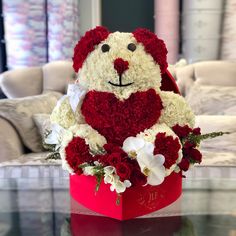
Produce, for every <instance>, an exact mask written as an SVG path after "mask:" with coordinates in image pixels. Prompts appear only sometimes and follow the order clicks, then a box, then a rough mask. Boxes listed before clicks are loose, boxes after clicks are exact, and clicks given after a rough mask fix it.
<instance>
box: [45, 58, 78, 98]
mask: <svg viewBox="0 0 236 236" xmlns="http://www.w3.org/2000/svg"><path fill="white" fill-rule="evenodd" d="M75 77H76V76H75V72H74V70H73V67H72V62H71V61H55V62H51V63H48V64H46V65H44V66H43V89H44V90H46V91H48V90H50V91H57V92H60V93H63V94H65V93H66V91H67V85H68V84H69V83H71V82H73V81H74V80H75Z"/></svg>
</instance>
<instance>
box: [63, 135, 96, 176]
mask: <svg viewBox="0 0 236 236" xmlns="http://www.w3.org/2000/svg"><path fill="white" fill-rule="evenodd" d="M65 154H66V161H67V162H68V164H69V166H70V167H71V168H72V169H73V170H74V172H75V173H77V174H81V170H80V168H79V165H81V164H83V163H84V162H88V161H90V160H91V159H92V156H91V154H90V153H89V146H88V145H87V144H86V143H85V140H84V139H82V138H80V137H74V138H73V139H72V140H71V141H70V142H69V144H68V145H67V147H66V148H65Z"/></svg>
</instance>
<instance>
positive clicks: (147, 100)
mask: <svg viewBox="0 0 236 236" xmlns="http://www.w3.org/2000/svg"><path fill="white" fill-rule="evenodd" d="M162 108H163V106H162V101H161V98H160V96H159V95H158V94H157V93H156V91H155V90H154V89H149V90H147V91H138V92H136V93H133V94H131V95H130V96H129V98H127V99H125V100H124V101H121V100H119V99H118V98H117V97H116V96H115V95H114V94H113V93H108V92H98V91H90V92H88V93H87V94H86V96H85V98H84V100H83V104H82V106H81V112H82V114H83V116H84V118H85V121H86V123H88V124H89V125H90V126H91V127H93V128H94V129H95V130H97V131H98V132H99V133H100V134H101V135H103V136H104V137H105V138H106V140H107V141H108V143H114V144H116V145H117V146H122V145H123V142H124V140H125V139H126V138H128V137H130V136H136V135H137V134H138V133H140V132H142V131H144V130H145V129H148V128H150V127H152V126H153V125H154V124H156V122H157V121H158V119H159V117H160V115H161V110H162ZM104 148H105V147H104Z"/></svg>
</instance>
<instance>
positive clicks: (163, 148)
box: [154, 133, 181, 168]
mask: <svg viewBox="0 0 236 236" xmlns="http://www.w3.org/2000/svg"><path fill="white" fill-rule="evenodd" d="M180 148H181V146H180V143H179V141H178V138H175V139H174V138H173V137H172V136H166V133H158V134H157V136H156V140H155V149H154V154H155V155H156V154H162V155H163V156H164V157H165V163H164V166H165V168H170V167H171V166H172V165H173V164H175V163H176V160H177V159H178V157H179V150H180Z"/></svg>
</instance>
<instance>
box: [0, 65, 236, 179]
mask: <svg viewBox="0 0 236 236" xmlns="http://www.w3.org/2000/svg"><path fill="white" fill-rule="evenodd" d="M173 69H174V73H175V76H176V78H177V83H178V85H179V88H180V91H181V92H182V94H183V95H184V96H185V97H186V99H187V100H188V102H189V103H190V105H192V106H193V108H194V109H195V112H196V114H197V125H199V126H200V127H202V130H203V132H204V133H205V132H211V131H218V130H222V131H232V134H231V135H228V136H227V137H226V138H224V139H222V138H217V139H215V140H210V141H207V142H205V143H204V145H203V151H204V163H205V164H206V165H212V164H219V165H224V164H225V163H230V164H233V165H236V155H235V153H236V118H235V117H236V114H235V113H234V112H235V108H234V106H233V105H232V104H234V105H236V98H235V96H234V95H235V92H236V90H235V88H236V63H232V62H223V61H211V62H210V61H208V62H200V63H195V64H193V65H188V66H184V67H178V68H173V67H172V70H173ZM74 79H75V74H74V72H73V69H72V64H71V62H66V61H58V62H52V63H48V64H46V65H45V66H43V67H34V68H25V69H17V70H13V71H9V72H5V73H3V74H2V75H1V77H0V86H1V88H2V90H3V91H4V93H5V94H6V95H7V97H8V98H10V99H5V100H1V101H0V150H1V154H0V166H7V167H9V168H10V167H11V168H13V167H14V168H16V167H19V170H18V171H16V169H14V171H12V172H9V171H8V172H5V174H4V173H2V176H4V175H7V176H9V173H11V174H12V175H13V176H16V177H17V176H18V175H20V174H19V173H23V172H22V171H23V169H24V168H22V166H23V167H24V166H27V167H29V166H30V169H28V174H29V173H31V172H30V171H32V170H33V166H35V168H36V166H40V165H45V166H47V165H48V161H46V160H45V157H46V153H45V152H43V149H42V147H41V146H40V144H41V140H40V135H39V133H38V129H37V127H36V125H35V123H34V120H33V119H32V117H33V116H34V115H35V114H36V113H44V114H50V113H51V111H52V109H53V107H54V106H55V104H56V101H57V100H58V99H59V98H60V97H61V96H62V95H63V94H64V93H65V91H66V87H67V84H68V82H71V81H73V80H74ZM211 86H213V87H211ZM214 86H216V87H214ZM195 88H197V89H195ZM222 88H223V90H225V91H223V92H224V93H223V94H220V93H221V90H222ZM209 91H210V92H209ZM201 93H202V94H201ZM225 94H226V95H227V96H228V94H230V96H228V97H227V99H228V100H229V99H230V101H229V102H228V103H229V105H230V107H228V105H227V104H224V97H222V99H219V98H220V96H225ZM209 95H211V96H213V98H211V99H210V96H209ZM209 101H211V103H210V104H208V103H209ZM215 104H216V105H215ZM222 104H223V107H226V108H227V109H225V110H224V109H221V108H219V106H222ZM203 108H204V109H203ZM201 112H202V113H201ZM51 164H53V163H51ZM54 164H56V165H57V166H58V168H57V169H54V168H53V166H52V165H50V166H48V167H47V168H51V169H50V171H49V170H47V171H46V172H45V173H48V175H49V173H51V174H52V173H53V172H54V171H56V173H57V175H59V174H58V173H60V174H61V175H64V174H65V173H64V172H63V171H62V170H61V168H60V167H59V165H58V164H59V163H54ZM4 171H7V168H5V170H4ZM36 172H37V173H39V172H40V171H39V168H36V169H35V171H32V174H33V175H35V173H36ZM45 173H44V174H45ZM45 175H46V174H45ZM0 176H1V173H0ZM27 176H28V175H27Z"/></svg>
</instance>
